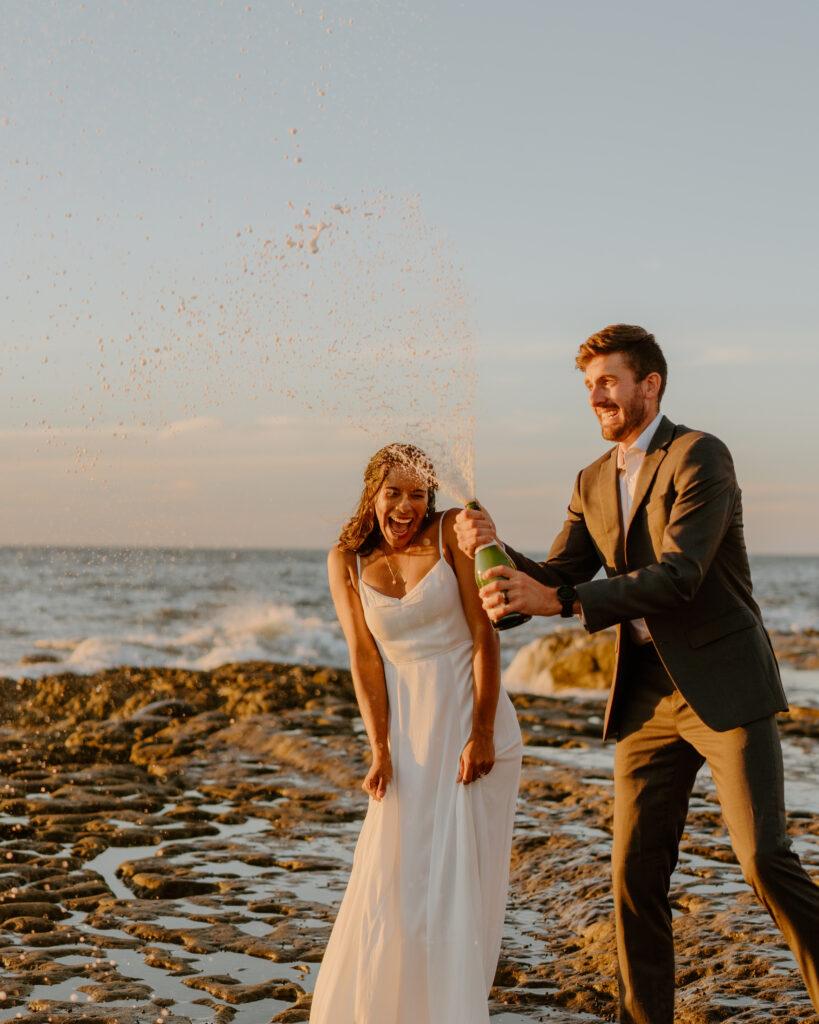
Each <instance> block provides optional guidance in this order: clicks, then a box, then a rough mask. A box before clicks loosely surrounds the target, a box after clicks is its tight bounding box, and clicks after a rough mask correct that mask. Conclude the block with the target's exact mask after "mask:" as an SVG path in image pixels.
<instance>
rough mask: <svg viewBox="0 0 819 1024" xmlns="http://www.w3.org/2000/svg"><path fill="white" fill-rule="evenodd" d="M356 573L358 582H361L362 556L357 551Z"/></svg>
mask: <svg viewBox="0 0 819 1024" xmlns="http://www.w3.org/2000/svg"><path fill="white" fill-rule="evenodd" d="M355 571H356V575H357V577H358V582H359V583H360V582H361V555H360V554H359V553H358V552H357V551H356V553H355Z"/></svg>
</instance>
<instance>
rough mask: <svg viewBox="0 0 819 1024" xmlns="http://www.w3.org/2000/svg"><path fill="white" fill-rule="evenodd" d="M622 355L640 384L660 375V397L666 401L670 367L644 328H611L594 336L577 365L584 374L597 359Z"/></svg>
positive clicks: (629, 325)
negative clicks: (650, 377) (665, 392)
mask: <svg viewBox="0 0 819 1024" xmlns="http://www.w3.org/2000/svg"><path fill="white" fill-rule="evenodd" d="M613 352H622V353H623V355H624V356H625V358H626V361H627V362H628V365H629V366H630V367H631V369H632V370H633V371H634V374H635V376H636V377H637V379H638V380H644V379H645V378H646V377H647V376H648V375H649V374H650V373H659V375H660V393H659V395H658V399H661V398H662V397H663V392H664V391H665V385H666V381H667V380H668V365H667V364H666V361H665V356H664V355H663V351H662V349H661V348H660V346H659V345H658V344H657V342H656V341H655V340H654V335H653V334H649V333H648V331H647V330H645V329H644V328H643V327H637V326H636V325H634V324H611V325H610V326H609V327H604V328H603V330H602V331H598V332H597V334H593V335H592V336H591V337H590V338H589V339H587V340H586V341H584V342H583V344H582V345H581V346H580V348H579V349H578V350H577V358H576V360H575V365H576V366H577V368H578V370H584V371H585V369H586V367H587V366H588V365H589V363H590V362H591V361H592V359H594V357H595V356H607V355H611V353H613Z"/></svg>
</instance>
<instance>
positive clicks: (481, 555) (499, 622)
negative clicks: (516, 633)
mask: <svg viewBox="0 0 819 1024" xmlns="http://www.w3.org/2000/svg"><path fill="white" fill-rule="evenodd" d="M466 507H467V508H474V509H480V507H481V506H480V505H479V504H478V502H477V501H476V500H473V501H470V502H467V506H466ZM496 565H506V566H509V567H510V568H511V569H514V568H515V563H514V562H513V561H512V559H511V558H510V557H509V555H507V554H506V552H505V551H504V550H503V548H502V547H501V546H500V544H499V543H498V541H497V538H496V539H495V540H493V541H491V542H490V543H489V544H481V546H480V547H477V548H475V582H476V583H477V584H478V587H479V588H480V587H483V586H485V585H486V584H487V583H490V582H491V580H485V579H484V578H483V574H484V573H485V572H486V571H487V569H492V568H494V567H495V566H496ZM531 617H532V616H531V615H524V614H523V613H522V612H507V613H506V615H503V616H502V617H501V618H499V619H496V620H495V621H494V622H493V623H492V625H493V626H494V627H495V629H512V627H513V626H520V625H522V624H523V623H524V622H528V621H529V619H531Z"/></svg>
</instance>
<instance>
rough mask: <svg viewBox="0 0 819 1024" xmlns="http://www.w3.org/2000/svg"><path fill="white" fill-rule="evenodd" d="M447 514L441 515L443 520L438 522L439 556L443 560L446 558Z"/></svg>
mask: <svg viewBox="0 0 819 1024" xmlns="http://www.w3.org/2000/svg"><path fill="white" fill-rule="evenodd" d="M445 515H446V512H442V513H441V518H440V519H439V520H438V554H439V555H440V557H441V558H443V557H444V516H445Z"/></svg>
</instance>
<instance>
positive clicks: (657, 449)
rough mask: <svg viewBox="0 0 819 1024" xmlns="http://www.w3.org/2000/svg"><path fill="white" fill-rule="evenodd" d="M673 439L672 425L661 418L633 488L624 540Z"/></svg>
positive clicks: (667, 420)
mask: <svg viewBox="0 0 819 1024" xmlns="http://www.w3.org/2000/svg"><path fill="white" fill-rule="evenodd" d="M673 437H674V424H673V423H672V422H671V421H670V420H669V419H667V418H666V417H665V416H663V418H662V420H660V425H659V426H658V427H657V430H656V432H655V434H654V437H652V439H651V444H650V445H649V446H648V452H647V453H646V457H645V459H644V460H643V464H642V466H641V467H640V472H639V475H638V476H637V486H636V487H635V488H634V497H633V498H632V501H631V515H630V516H629V521H628V526H626V538H628V531H629V528H630V526H631V524H632V522H633V521H634V513H635V512H636V511H637V509H638V508H639V507H640V505H641V504H642V503H643V502H644V501H645V498H646V495H647V494H648V491H649V488H650V487H651V485H652V483H653V482H654V477H655V476H656V475H657V470H658V469H659V468H660V464H661V463H662V461H663V459H664V458H665V456H666V453H667V451H668V445H669V444H670V442H671V440H672V438H673Z"/></svg>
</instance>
